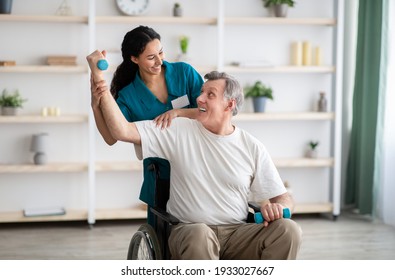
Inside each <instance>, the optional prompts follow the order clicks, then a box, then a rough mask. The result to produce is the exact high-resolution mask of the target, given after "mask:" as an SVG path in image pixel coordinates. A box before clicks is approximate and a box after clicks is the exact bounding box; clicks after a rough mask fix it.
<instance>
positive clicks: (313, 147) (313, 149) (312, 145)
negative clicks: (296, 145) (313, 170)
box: [306, 141, 320, 158]
mask: <svg viewBox="0 0 395 280" xmlns="http://www.w3.org/2000/svg"><path fill="white" fill-rule="evenodd" d="M319 143H320V142H318V141H310V142H309V144H308V147H309V148H308V150H307V153H306V156H307V157H308V158H316V157H317V147H318V144H319Z"/></svg>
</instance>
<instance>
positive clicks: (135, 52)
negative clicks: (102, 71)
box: [110, 25, 160, 99]
mask: <svg viewBox="0 0 395 280" xmlns="http://www.w3.org/2000/svg"><path fill="white" fill-rule="evenodd" d="M155 39H158V40H160V35H159V34H158V33H157V32H156V31H155V30H154V29H152V28H150V27H148V26H142V25H140V26H139V27H136V28H135V29H133V30H131V31H129V32H128V33H126V35H125V36H124V38H123V41H122V45H121V51H122V63H121V64H120V65H118V67H117V69H116V70H115V73H114V77H113V79H112V81H111V87H110V92H111V94H112V96H114V98H115V99H117V98H118V92H119V91H120V90H121V89H123V88H124V87H125V86H127V85H128V84H130V83H131V82H132V81H134V78H135V77H136V74H137V71H138V70H139V67H138V65H137V64H136V63H134V62H133V61H132V60H131V57H132V56H135V57H138V56H139V55H140V54H141V53H142V52H143V51H144V50H145V47H146V46H147V44H148V43H149V42H151V41H153V40H155Z"/></svg>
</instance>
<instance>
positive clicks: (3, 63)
mask: <svg viewBox="0 0 395 280" xmlns="http://www.w3.org/2000/svg"><path fill="white" fill-rule="evenodd" d="M15 65H16V63H15V61H14V60H1V61H0V66H15Z"/></svg>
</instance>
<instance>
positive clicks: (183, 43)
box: [177, 35, 189, 61]
mask: <svg viewBox="0 0 395 280" xmlns="http://www.w3.org/2000/svg"><path fill="white" fill-rule="evenodd" d="M179 43H180V49H181V54H180V55H179V56H178V59H177V60H178V61H188V60H189V58H188V45H189V37H188V36H185V35H183V36H181V37H180V38H179Z"/></svg>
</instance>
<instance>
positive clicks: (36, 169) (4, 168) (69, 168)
mask: <svg viewBox="0 0 395 280" xmlns="http://www.w3.org/2000/svg"><path fill="white" fill-rule="evenodd" d="M87 170H88V164H87V163H48V164H44V165H35V164H32V163H31V164H0V173H43V172H48V173H66V172H85V171H87Z"/></svg>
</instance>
